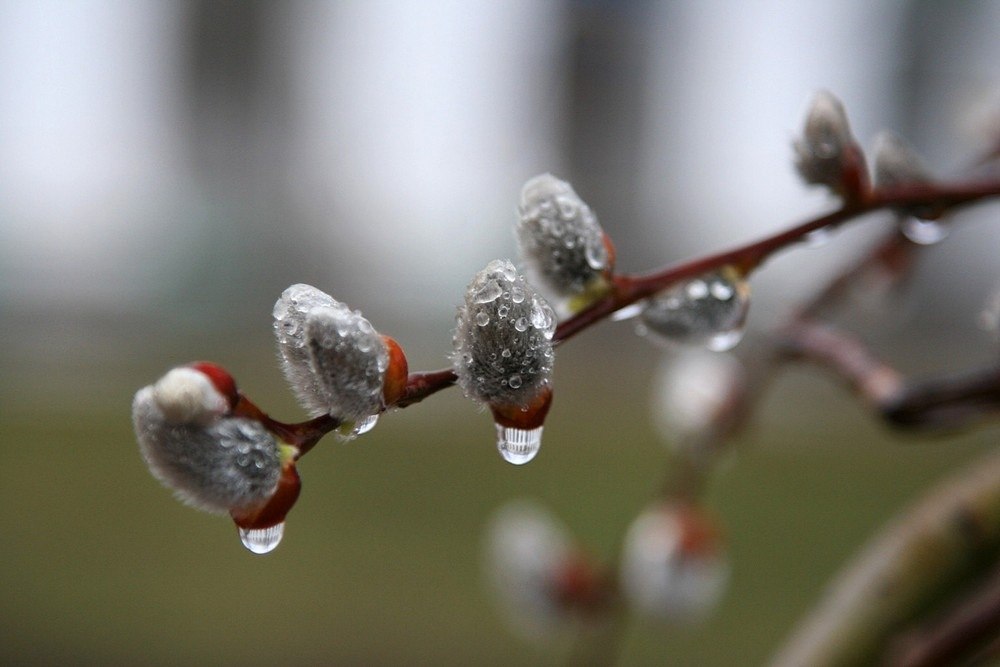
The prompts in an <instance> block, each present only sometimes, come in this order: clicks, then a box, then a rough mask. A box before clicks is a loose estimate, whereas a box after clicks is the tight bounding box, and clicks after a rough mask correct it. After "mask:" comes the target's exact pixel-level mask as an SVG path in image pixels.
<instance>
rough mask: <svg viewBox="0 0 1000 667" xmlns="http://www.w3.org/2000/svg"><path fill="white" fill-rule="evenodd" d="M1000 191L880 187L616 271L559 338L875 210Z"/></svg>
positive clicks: (744, 268)
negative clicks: (801, 216)
mask: <svg viewBox="0 0 1000 667" xmlns="http://www.w3.org/2000/svg"><path fill="white" fill-rule="evenodd" d="M997 195H1000V181H987V182H983V183H974V184H957V185H943V184H919V185H906V186H893V187H892V188H884V189H880V190H877V191H874V192H872V193H871V194H870V195H869V196H868V198H867V199H865V200H863V201H860V202H857V203H853V204H846V205H844V206H843V207H842V208H840V209H839V210H837V211H834V212H832V213H828V214H826V215H823V216H820V217H818V218H814V219H812V220H809V221H807V222H804V223H802V224H799V225H797V226H795V227H792V228H791V229H788V230H786V231H784V232H779V233H778V234H774V235H773V236H769V237H766V238H764V239H761V240H759V241H756V242H754V243H750V244H748V245H744V246H739V247H737V248H733V249H731V250H727V251H724V252H720V253H716V254H714V255H708V256H706V257H702V258H698V259H695V260H691V261H687V262H682V263H680V264H675V265H673V266H669V267H667V268H665V269H662V270H660V271H657V272H654V273H650V274H647V275H640V276H629V275H618V276H615V277H614V284H613V289H612V290H611V292H610V293H609V294H608V295H607V296H605V297H604V298H603V299H601V300H600V301H598V302H596V303H594V304H593V305H592V306H591V307H590V308H588V309H587V310H585V311H583V312H582V313H580V314H579V315H576V316H575V317H573V318H571V319H569V320H566V321H565V322H563V323H562V324H560V325H559V328H558V329H557V330H556V335H555V340H556V341H557V342H560V341H564V340H566V339H568V338H571V337H572V336H575V335H576V334H577V333H579V332H581V331H583V330H584V329H586V328H587V327H589V326H591V325H593V324H594V323H596V322H598V321H600V320H602V319H604V318H605V317H607V316H609V315H610V314H611V313H613V312H615V311H617V310H620V309H621V308H624V307H625V306H628V305H631V304H633V303H635V302H636V301H639V300H640V299H644V298H646V297H649V296H652V295H653V294H656V293H657V292H659V291H661V290H663V289H665V288H666V287H669V286H670V285H672V284H673V283H676V282H678V281H680V280H684V279H687V278H693V277H696V276H700V275H703V274H705V273H708V272H710V271H713V270H716V269H719V268H722V267H724V266H733V267H736V269H737V270H738V271H739V272H740V273H742V274H744V275H749V274H751V273H752V272H753V271H754V270H756V269H757V268H759V267H760V266H761V265H762V264H763V263H764V261H765V260H767V259H768V258H769V257H771V256H772V255H774V254H775V253H776V252H778V251H780V250H783V249H785V248H787V247H788V246H790V245H792V244H794V243H796V242H799V241H801V240H802V239H804V238H805V237H806V236H808V235H809V234H811V233H812V232H815V231H817V230H820V229H834V228H836V227H838V226H840V225H841V224H843V223H845V222H846V221H848V220H851V219H853V218H857V217H860V216H862V215H865V214H866V213H871V212H872V211H877V210H880V209H909V208H913V207H932V208H941V209H944V208H955V207H958V206H962V205H965V204H969V203H971V202H974V201H978V200H980V199H984V198H986V197H994V196H997Z"/></svg>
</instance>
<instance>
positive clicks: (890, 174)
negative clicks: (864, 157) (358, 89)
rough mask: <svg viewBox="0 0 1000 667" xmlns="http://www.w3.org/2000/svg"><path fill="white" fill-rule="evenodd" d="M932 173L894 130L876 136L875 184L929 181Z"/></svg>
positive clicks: (890, 184)
mask: <svg viewBox="0 0 1000 667" xmlns="http://www.w3.org/2000/svg"><path fill="white" fill-rule="evenodd" d="M930 180H931V174H930V172H929V171H928V170H927V167H926V166H924V163H923V161H922V160H921V159H920V156H918V155H917V153H916V152H915V151H914V150H913V148H911V147H910V145H909V144H907V143H906V142H905V141H903V140H902V139H901V138H900V137H899V136H898V135H896V134H895V133H893V132H889V131H883V132H880V133H879V134H878V136H877V137H875V184H876V185H878V186H893V185H910V184H913V183H927V182H928V181H930Z"/></svg>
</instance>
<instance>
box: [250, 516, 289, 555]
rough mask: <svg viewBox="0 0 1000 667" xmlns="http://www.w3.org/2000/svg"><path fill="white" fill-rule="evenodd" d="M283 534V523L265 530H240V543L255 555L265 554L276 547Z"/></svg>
mask: <svg viewBox="0 0 1000 667" xmlns="http://www.w3.org/2000/svg"><path fill="white" fill-rule="evenodd" d="M284 534H285V523H284V522H281V523H279V524H277V525H274V526H269V527H267V528H240V542H242V543H243V546H245V547H246V548H247V549H249V550H250V551H252V552H253V553H255V554H267V553H271V552H272V551H274V550H275V549H276V548H277V547H278V545H279V544H280V543H281V538H282V536H283V535H284Z"/></svg>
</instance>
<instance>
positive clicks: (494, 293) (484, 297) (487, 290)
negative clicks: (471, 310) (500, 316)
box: [473, 280, 503, 303]
mask: <svg viewBox="0 0 1000 667" xmlns="http://www.w3.org/2000/svg"><path fill="white" fill-rule="evenodd" d="M501 294H503V289H501V287H500V284H499V283H498V282H497V281H495V280H490V281H489V282H487V283H486V284H485V285H483V286H482V287H481V288H479V291H478V292H476V295H475V296H474V297H473V300H474V301H475V302H476V303H489V302H491V301H495V300H496V299H497V298H498V297H499V296H500V295H501Z"/></svg>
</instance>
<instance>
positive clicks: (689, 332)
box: [636, 267, 750, 352]
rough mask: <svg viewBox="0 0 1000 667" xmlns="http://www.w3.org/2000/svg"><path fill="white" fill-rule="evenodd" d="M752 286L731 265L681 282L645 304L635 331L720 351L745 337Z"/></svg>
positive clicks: (665, 339)
mask: <svg viewBox="0 0 1000 667" xmlns="http://www.w3.org/2000/svg"><path fill="white" fill-rule="evenodd" d="M749 307H750V288H749V284H748V283H747V282H746V280H745V279H743V278H742V276H741V275H740V274H739V272H737V271H736V270H735V269H733V268H731V267H726V268H723V269H721V270H719V271H713V272H711V273H708V274H705V275H704V276H700V277H698V278H695V279H693V280H689V281H687V282H683V283H680V284H678V285H675V286H674V287H671V288H669V289H667V290H664V291H663V292H661V293H659V294H657V295H656V296H654V297H653V298H652V299H650V300H649V301H648V302H646V304H645V308H644V310H643V311H642V315H641V317H640V321H639V325H638V326H637V328H636V331H637V332H639V333H640V334H641V335H653V336H656V337H657V338H659V339H661V340H664V341H666V342H669V343H681V344H686V345H699V346H704V347H707V348H708V349H710V350H714V351H717V352H721V351H724V350H729V349H731V348H732V347H734V346H735V345H736V344H737V343H739V342H740V340H741V339H742V337H743V332H744V327H745V324H746V318H747V312H748V309H749Z"/></svg>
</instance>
